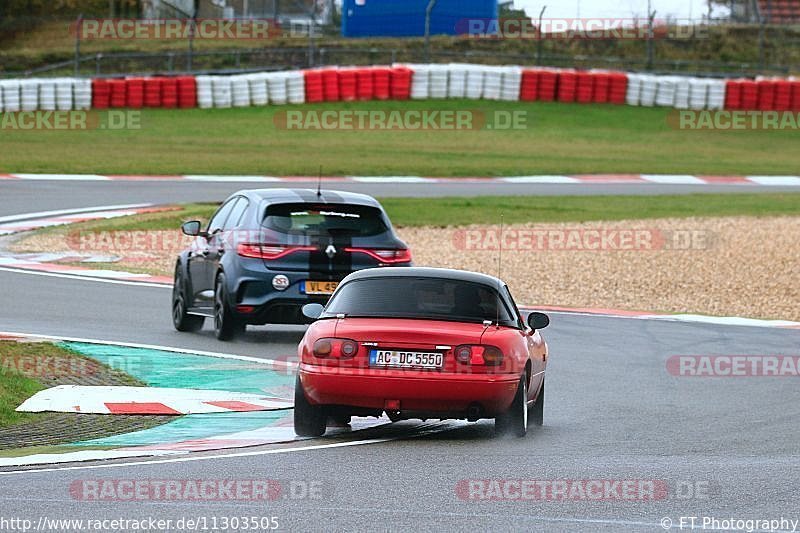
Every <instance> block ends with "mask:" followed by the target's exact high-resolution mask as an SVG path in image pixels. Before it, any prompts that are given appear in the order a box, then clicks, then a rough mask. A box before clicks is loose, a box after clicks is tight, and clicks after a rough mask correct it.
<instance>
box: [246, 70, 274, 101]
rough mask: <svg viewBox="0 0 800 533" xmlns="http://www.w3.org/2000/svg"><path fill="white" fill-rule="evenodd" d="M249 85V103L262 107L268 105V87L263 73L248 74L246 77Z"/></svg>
mask: <svg viewBox="0 0 800 533" xmlns="http://www.w3.org/2000/svg"><path fill="white" fill-rule="evenodd" d="M247 82H248V84H249V85H250V101H251V102H252V103H253V105H257V106H264V105H267V104H268V103H269V87H267V77H266V75H265V74H264V73H261V72H259V73H258V74H250V75H249V76H247Z"/></svg>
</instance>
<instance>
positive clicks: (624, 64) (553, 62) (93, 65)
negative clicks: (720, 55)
mask: <svg viewBox="0 0 800 533" xmlns="http://www.w3.org/2000/svg"><path fill="white" fill-rule="evenodd" d="M396 62H407V63H420V62H425V61H424V51H423V50H410V49H405V48H366V49H365V48H338V47H336V48H334V47H320V48H317V49H315V50H314V51H313V52H312V51H310V50H309V48H308V47H292V48H278V47H265V48H250V49H235V50H213V51H194V52H189V51H179V52H175V51H170V52H148V53H146V52H117V53H95V54H85V55H80V56H78V57H76V58H75V59H73V60H68V61H60V62H58V63H53V64H50V65H45V66H42V67H38V68H35V69H30V70H28V71H25V72H24V73H16V74H14V73H4V74H5V75H6V76H9V75H16V76H19V75H20V74H23V75H24V76H26V77H31V76H42V75H45V76H64V75H70V76H72V75H75V74H76V73H77V75H79V76H93V77H101V76H123V75H142V74H179V73H181V74H182V73H194V74H201V73H203V74H205V73H211V74H214V73H246V72H253V71H263V70H282V69H291V68H307V67H308V66H309V65H312V66H326V65H378V64H391V63H396ZM430 62H434V63H436V62H467V63H484V64H519V65H523V66H534V65H538V66H552V67H576V68H608V69H616V70H628V71H649V72H652V73H656V74H670V73H681V74H694V75H698V76H718V77H730V76H748V75H755V74H775V75H786V74H788V73H789V72H790V70H791V69H790V67H789V66H787V65H770V64H768V65H759V64H757V63H755V62H753V63H744V62H719V61H703V60H683V59H669V60H667V59H655V60H653V61H652V63H649V61H648V60H647V58H645V57H642V58H641V59H637V58H629V57H626V58H622V57H613V56H605V57H597V56H588V55H587V56H584V55H566V54H542V55H540V56H538V57H537V54H536V53H535V50H533V51H532V52H531V53H530V54H510V53H497V52H491V51H480V50H465V51H431V52H430Z"/></svg>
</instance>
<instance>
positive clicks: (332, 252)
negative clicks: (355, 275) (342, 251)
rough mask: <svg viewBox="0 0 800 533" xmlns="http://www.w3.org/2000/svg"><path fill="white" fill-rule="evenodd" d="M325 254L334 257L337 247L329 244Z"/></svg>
mask: <svg viewBox="0 0 800 533" xmlns="http://www.w3.org/2000/svg"><path fill="white" fill-rule="evenodd" d="M325 255H327V256H328V257H329V258H330V259H333V256H334V255H336V247H335V246H334V245H332V244H329V245H328V247H327V248H325Z"/></svg>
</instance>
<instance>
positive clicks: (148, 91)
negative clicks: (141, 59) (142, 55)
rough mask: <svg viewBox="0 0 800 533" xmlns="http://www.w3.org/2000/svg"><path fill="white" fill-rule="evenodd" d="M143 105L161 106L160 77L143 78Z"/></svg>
mask: <svg viewBox="0 0 800 533" xmlns="http://www.w3.org/2000/svg"><path fill="white" fill-rule="evenodd" d="M144 105H145V107H161V78H145V80H144Z"/></svg>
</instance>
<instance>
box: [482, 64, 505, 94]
mask: <svg viewBox="0 0 800 533" xmlns="http://www.w3.org/2000/svg"><path fill="white" fill-rule="evenodd" d="M502 87H503V72H502V70H501V68H500V67H486V70H485V71H484V74H483V97H484V98H485V99H487V100H500V94H501V91H502Z"/></svg>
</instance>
